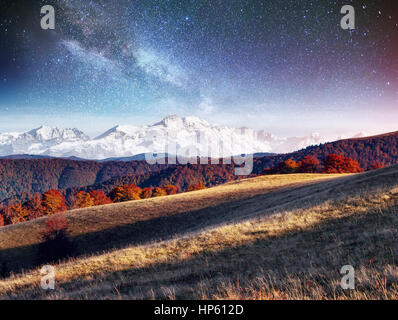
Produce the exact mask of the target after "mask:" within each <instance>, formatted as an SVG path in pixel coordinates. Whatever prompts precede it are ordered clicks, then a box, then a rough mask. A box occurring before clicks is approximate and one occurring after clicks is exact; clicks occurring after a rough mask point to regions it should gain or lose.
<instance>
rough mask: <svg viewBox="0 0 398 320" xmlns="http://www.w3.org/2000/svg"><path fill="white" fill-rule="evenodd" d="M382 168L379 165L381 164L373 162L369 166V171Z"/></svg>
mask: <svg viewBox="0 0 398 320" xmlns="http://www.w3.org/2000/svg"><path fill="white" fill-rule="evenodd" d="M383 167H384V166H383V165H382V164H381V163H379V162H373V163H372V164H371V166H370V167H369V170H377V169H381V168H383Z"/></svg>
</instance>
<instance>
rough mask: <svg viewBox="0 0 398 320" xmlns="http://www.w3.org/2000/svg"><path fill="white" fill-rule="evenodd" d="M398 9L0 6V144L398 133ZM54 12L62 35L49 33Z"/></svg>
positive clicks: (326, 4)
mask: <svg viewBox="0 0 398 320" xmlns="http://www.w3.org/2000/svg"><path fill="white" fill-rule="evenodd" d="M394 2H395V4H394ZM396 2H397V1H396V0H373V1H361V0H354V1H349V0H346V1H337V0H336V1H328V0H318V1H314V0H300V1H297V0H263V1H260V0H247V1H244V0H240V1H237V0H206V1H204V0H139V1H138V0H137V1H127V0H126V1H114V0H113V1H100V0H98V1H78V0H66V1H61V0H60V1H54V0H47V1H37V0H36V1H26V0H18V1H9V0H6V1H3V0H2V1H1V4H0V6H1V8H0V9H1V11H0V40H1V41H0V132H7V131H15V130H17V131H20V130H26V129H31V128H34V127H37V126H39V125H41V124H47V125H58V126H61V127H78V128H80V129H82V130H84V131H86V132H87V133H88V134H96V133H100V132H102V131H104V130H105V129H108V128H110V127H112V126H113V125H115V124H151V123H153V122H155V121H158V120H160V118H162V117H164V116H166V115H169V114H178V115H180V116H186V115H196V116H199V117H201V118H204V119H206V120H208V121H210V122H216V123H223V124H226V125H233V126H247V127H253V128H261V129H265V130H268V131H271V132H273V133H276V134H280V135H285V136H291V135H298V134H306V133H309V132H311V131H317V132H320V133H321V134H324V135H328V134H330V135H332V134H349V133H357V132H359V131H363V132H366V133H381V132H386V131H395V130H398V8H397V7H398V6H397V4H396ZM46 4H51V5H53V6H54V7H55V9H56V29H55V30H54V31H52V30H41V28H40V18H41V17H40V8H41V6H43V5H46ZM345 4H351V5H353V6H354V8H355V9H356V29H355V30H353V31H348V30H342V29H341V28H340V19H341V17H342V16H343V15H342V14H340V9H341V7H342V6H343V5H345Z"/></svg>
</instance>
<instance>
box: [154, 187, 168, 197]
mask: <svg viewBox="0 0 398 320" xmlns="http://www.w3.org/2000/svg"><path fill="white" fill-rule="evenodd" d="M163 196H167V192H166V190H165V189H163V188H160V187H156V188H154V189H153V191H152V197H163Z"/></svg>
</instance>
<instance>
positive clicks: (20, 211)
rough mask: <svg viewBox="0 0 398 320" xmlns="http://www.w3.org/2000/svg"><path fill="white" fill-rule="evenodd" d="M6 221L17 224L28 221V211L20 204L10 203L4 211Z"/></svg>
mask: <svg viewBox="0 0 398 320" xmlns="http://www.w3.org/2000/svg"><path fill="white" fill-rule="evenodd" d="M5 216H6V219H7V220H8V221H9V223H11V224H14V223H19V222H24V221H28V220H29V211H28V210H26V208H25V207H24V206H23V205H22V203H20V202H17V203H11V204H10V205H9V206H8V207H7V208H6V210H5Z"/></svg>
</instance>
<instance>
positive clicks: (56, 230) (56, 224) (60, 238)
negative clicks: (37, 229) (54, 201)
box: [39, 215, 74, 263]
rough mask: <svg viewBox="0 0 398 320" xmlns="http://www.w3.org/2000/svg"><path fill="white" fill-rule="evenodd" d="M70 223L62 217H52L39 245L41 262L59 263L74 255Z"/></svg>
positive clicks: (47, 223)
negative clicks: (58, 261) (60, 260)
mask: <svg viewBox="0 0 398 320" xmlns="http://www.w3.org/2000/svg"><path fill="white" fill-rule="evenodd" d="M69 235H70V230H69V222H68V220H67V219H66V218H65V217H63V216H62V215H56V216H53V217H50V218H49V219H47V221H46V226H45V229H44V231H43V232H42V237H43V242H42V243H41V244H40V245H39V258H40V259H41V262H42V263H44V262H48V261H57V260H59V259H63V258H66V257H68V256H70V255H71V254H72V253H73V248H74V246H73V243H72V242H71V241H70V239H69Z"/></svg>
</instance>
